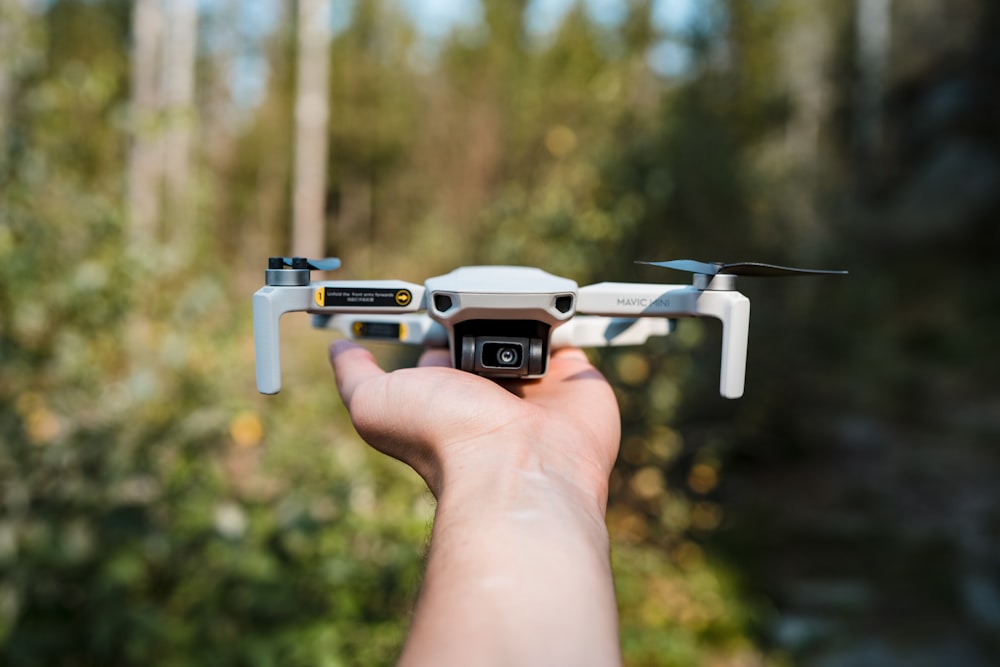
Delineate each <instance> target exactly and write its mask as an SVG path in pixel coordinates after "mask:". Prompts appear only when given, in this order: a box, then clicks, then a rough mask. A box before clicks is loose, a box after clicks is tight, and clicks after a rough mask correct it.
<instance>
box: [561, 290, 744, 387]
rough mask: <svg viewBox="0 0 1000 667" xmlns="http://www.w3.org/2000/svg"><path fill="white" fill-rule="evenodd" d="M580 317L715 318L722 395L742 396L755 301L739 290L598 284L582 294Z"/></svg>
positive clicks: (579, 298) (578, 298)
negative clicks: (719, 326) (719, 330)
mask: <svg viewBox="0 0 1000 667" xmlns="http://www.w3.org/2000/svg"><path fill="white" fill-rule="evenodd" d="M576 310H577V312H578V313H586V314H591V315H604V316H610V317H667V318H677V317H715V318H718V319H719V320H720V321H721V322H722V361H721V371H720V378H719V393H720V394H722V395H723V396H725V397H726V398H739V397H740V396H742V395H743V385H744V380H745V377H746V359H747V337H748V335H749V331H750V300H749V299H748V298H746V297H745V296H744V295H742V294H740V293H739V292H736V291H735V290H700V289H696V288H694V287H692V286H689V285H656V284H642V283H598V284H596V285H588V286H586V287H582V288H580V290H579V295H578V297H577V306H576Z"/></svg>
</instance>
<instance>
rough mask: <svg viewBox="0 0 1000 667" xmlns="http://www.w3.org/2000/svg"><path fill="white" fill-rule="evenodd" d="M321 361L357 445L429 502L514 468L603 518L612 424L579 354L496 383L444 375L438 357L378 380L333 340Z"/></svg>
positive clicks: (602, 384) (609, 405) (605, 396)
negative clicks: (533, 374)
mask: <svg viewBox="0 0 1000 667" xmlns="http://www.w3.org/2000/svg"><path fill="white" fill-rule="evenodd" d="M330 361H331V365H332V366H333V369H334V373H335V374H336V380H337V388H338V390H339V391H340V395H341V397H342V399H343V401H344V404H345V405H346V406H347V409H348V411H349V412H350V414H351V420H352V422H353V423H354V426H355V428H356V429H357V431H358V433H359V434H360V435H361V437H362V438H364V440H365V441H366V442H368V443H369V444H371V445H372V446H373V447H375V448H376V449H378V450H380V451H382V452H384V453H386V454H388V455H390V456H392V457H394V458H397V459H399V460H400V461H403V462H404V463H407V464H408V465H410V466H411V467H412V468H413V469H414V470H416V471H417V472H418V473H419V474H420V475H421V476H422V477H423V478H424V480H425V481H426V482H427V485H428V486H429V487H430V489H431V491H432V492H433V493H434V495H435V496H437V497H439V498H440V495H441V493H442V492H444V488H445V486H454V485H461V484H465V483H468V484H478V483H479V482H480V481H481V479H482V478H483V477H484V476H485V477H490V476H496V475H497V474H499V472H500V471H502V470H503V469H505V468H508V467H514V468H516V469H520V470H535V471H542V472H544V474H546V475H551V476H555V477H557V478H559V479H561V480H562V481H564V482H568V483H569V484H571V485H572V486H574V487H575V488H577V489H578V490H579V491H581V492H582V493H583V494H584V495H585V496H586V497H588V498H592V499H593V500H594V501H596V502H597V503H598V505H599V507H600V510H601V512H602V513H603V509H604V505H605V504H606V502H607V481H608V476H609V475H610V473H611V467H612V465H613V464H614V461H615V457H616V456H617V453H618V444H619V437H620V417H619V413H618V405H617V402H616V400H615V396H614V392H613V391H612V389H611V387H610V385H608V383H607V381H606V380H605V379H604V378H603V377H602V376H601V374H600V373H599V372H598V371H597V369H595V368H594V367H593V366H592V365H591V364H590V362H589V361H588V360H587V357H586V355H584V353H583V352H582V351H581V350H579V349H575V348H569V349H561V350H558V351H556V352H555V353H553V354H552V356H551V359H550V361H549V369H548V373H547V374H546V376H545V377H544V378H542V379H541V380H527V381H523V380H505V381H503V382H501V383H498V382H495V381H493V380H489V379H486V378H483V377H480V376H477V375H473V374H471V373H467V372H464V371H460V370H456V369H454V368H451V367H450V363H449V357H448V352H447V351H446V350H428V351H427V352H426V353H424V355H423V357H422V358H421V360H420V364H419V365H418V367H416V368H407V369H400V370H397V371H393V372H391V373H386V372H384V371H383V370H382V369H381V368H379V366H378V364H377V363H376V361H375V359H374V357H373V356H372V355H371V353H370V352H369V351H368V350H366V349H364V348H362V347H360V346H358V345H356V344H353V343H350V342H347V341H338V342H336V343H334V344H333V345H332V346H331V348H330Z"/></svg>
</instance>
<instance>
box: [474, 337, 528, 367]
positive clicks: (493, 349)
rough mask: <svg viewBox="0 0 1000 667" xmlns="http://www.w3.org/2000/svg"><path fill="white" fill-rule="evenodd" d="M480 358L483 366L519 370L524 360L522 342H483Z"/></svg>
mask: <svg viewBox="0 0 1000 667" xmlns="http://www.w3.org/2000/svg"><path fill="white" fill-rule="evenodd" d="M480 359H481V360H482V362H481V363H482V365H483V367H484V368H498V369H504V370H519V369H520V368H521V365H522V363H523V362H524V344H522V343H516V342H512V341H486V342H483V343H482V349H481V353H480Z"/></svg>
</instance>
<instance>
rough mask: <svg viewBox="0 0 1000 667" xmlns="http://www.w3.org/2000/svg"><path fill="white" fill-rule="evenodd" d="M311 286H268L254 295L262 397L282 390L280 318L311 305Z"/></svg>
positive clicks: (256, 347)
mask: <svg viewBox="0 0 1000 667" xmlns="http://www.w3.org/2000/svg"><path fill="white" fill-rule="evenodd" d="M312 297H313V288H312V287H311V286H310V285H297V286H292V287H272V286H266V287H262V288H260V289H259V290H257V293H256V294H254V295H253V338H254V354H255V356H256V362H257V390H258V391H259V392H260V393H262V394H277V393H278V392H279V391H281V343H280V336H281V333H280V329H279V326H278V323H279V321H280V320H281V316H282V315H284V314H285V313H289V312H292V311H296V310H308V309H309V306H310V305H311V303H312Z"/></svg>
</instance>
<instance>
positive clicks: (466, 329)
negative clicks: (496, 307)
mask: <svg viewBox="0 0 1000 667" xmlns="http://www.w3.org/2000/svg"><path fill="white" fill-rule="evenodd" d="M549 329H550V327H549V326H548V325H547V324H543V323H541V322H535V321H531V320H521V321H501V320H468V321H466V322H460V323H457V324H456V325H455V340H456V341H457V342H459V344H458V345H456V346H455V347H456V350H455V353H456V354H455V356H456V359H455V367H456V368H460V369H462V370H463V371H469V372H472V373H476V374H478V375H485V376H488V377H510V378H524V377H540V376H542V375H544V374H545V370H546V365H547V364H546V362H547V360H548V356H549V355H548V342H549Z"/></svg>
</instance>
